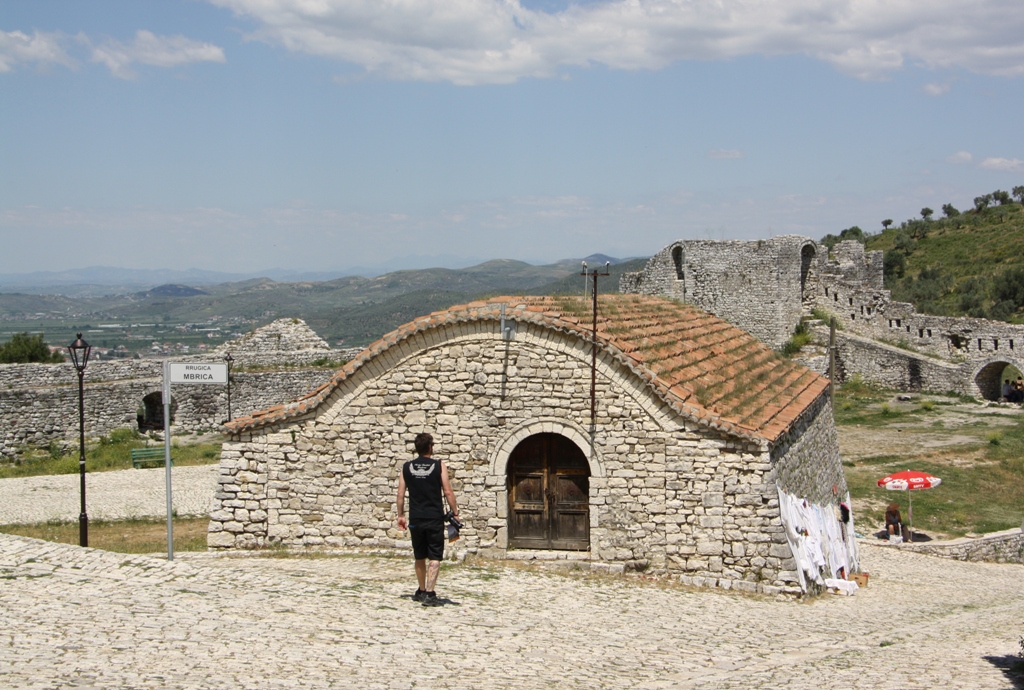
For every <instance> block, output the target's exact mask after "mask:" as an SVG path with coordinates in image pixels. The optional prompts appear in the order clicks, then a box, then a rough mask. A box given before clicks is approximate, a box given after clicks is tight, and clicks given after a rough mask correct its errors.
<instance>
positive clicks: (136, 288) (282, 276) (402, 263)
mask: <svg viewBox="0 0 1024 690" xmlns="http://www.w3.org/2000/svg"><path fill="white" fill-rule="evenodd" d="M583 260H584V261H587V262H588V263H601V264H603V263H604V262H605V261H610V262H611V263H612V264H617V263H620V261H622V260H621V259H616V258H614V257H610V256H606V255H604V254H593V255H591V256H588V257H587V258H586V259H583ZM579 261H580V259H564V260H562V261H558V262H556V263H555V264H553V265H570V264H573V265H578V262H579ZM486 263H489V262H481V261H480V260H478V259H465V258H461V257H454V256H449V255H438V256H428V257H425V256H408V257H403V258H399V259H392V260H391V261H388V262H385V263H381V264H375V265H372V266H353V267H350V268H345V269H338V270H336V271H297V270H293V269H284V268H272V269H267V270H263V271H252V272H241V273H228V272H224V271H207V270H202V269H198V268H189V269H186V270H176V269H166V268H162V269H146V268H119V267H115V266H89V267H86V268H76V269H68V270H65V271H34V272H31V273H0V292H7V293H11V292H21V293H25V294H34V295H45V294H63V295H69V296H79V297H99V296H103V295H111V294H128V293H133V292H145V291H147V290H151V289H153V288H156V287H159V286H164V285H181V286H189V287H203V286H209V285H219V284H223V283H238V282H242V281H247V280H254V279H260V278H265V279H268V280H273V281H275V282H279V283H287V282H290V283H316V282H326V281H331V280H336V279H338V278H345V277H350V276H359V277H364V278H375V277H377V276H381V275H385V274H388V273H393V272H397V271H407V270H431V269H430V268H424V267H444V268H446V269H451V270H458V269H463V268H471V267H473V266H474V265H485V264H486Z"/></svg>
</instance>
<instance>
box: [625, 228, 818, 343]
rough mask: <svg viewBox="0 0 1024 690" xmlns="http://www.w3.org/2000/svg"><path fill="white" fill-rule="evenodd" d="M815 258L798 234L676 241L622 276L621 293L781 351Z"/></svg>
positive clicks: (811, 278) (797, 315)
mask: <svg viewBox="0 0 1024 690" xmlns="http://www.w3.org/2000/svg"><path fill="white" fill-rule="evenodd" d="M808 247H809V249H807V250H806V251H807V252H808V254H809V255H810V256H809V260H808V261H806V262H805V261H803V260H802V252H803V251H805V248H808ZM818 254H819V251H818V249H817V246H816V245H815V243H814V242H813V241H812V240H811V239H810V238H807V237H799V236H796V235H783V236H780V237H773V238H771V239H768V240H757V241H752V242H745V241H735V240H734V241H713V240H680V241H677V242H674V243H672V244H670V245H669V246H667V247H665V249H663V250H661V251H660V252H658V253H657V254H656V255H654V256H653V257H652V258H651V259H650V261H648V263H647V266H645V267H644V270H643V271H641V272H638V273H627V274H624V275H623V276H622V278H621V279H620V281H619V290H620V291H621V292H624V293H642V294H648V295H663V296H666V297H670V298H673V299H679V300H682V301H685V302H689V303H690V304H694V305H696V306H697V307H700V308H701V309H703V310H705V311H707V312H710V313H712V314H714V315H715V316H718V317H719V318H722V319H724V320H726V321H728V322H729V323H731V324H734V325H736V326H739V327H740V328H742V329H744V330H746V331H748V332H749V333H751V334H752V335H753V336H754V337H756V338H758V339H759V340H761V341H762V342H764V343H765V344H767V345H768V346H769V347H773V348H781V347H782V346H783V345H784V344H785V343H786V341H787V340H789V338H790V336H792V334H793V329H795V328H796V325H797V324H798V323H799V321H800V315H801V310H802V304H803V298H804V290H805V288H808V287H810V286H812V285H813V283H814V281H815V276H816V273H817V267H818V265H819V264H820V259H819V258H818ZM805 264H806V265H805Z"/></svg>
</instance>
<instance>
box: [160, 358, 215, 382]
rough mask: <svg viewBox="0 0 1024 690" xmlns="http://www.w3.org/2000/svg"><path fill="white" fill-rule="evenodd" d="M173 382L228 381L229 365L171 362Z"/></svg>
mask: <svg viewBox="0 0 1024 690" xmlns="http://www.w3.org/2000/svg"><path fill="white" fill-rule="evenodd" d="M169 364H170V367H171V381H170V382H171V383H219V384H225V383H227V382H228V365H227V364H216V363H205V362H189V363H185V362H170V363H169Z"/></svg>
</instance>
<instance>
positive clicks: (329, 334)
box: [0, 254, 646, 346]
mask: <svg viewBox="0 0 1024 690" xmlns="http://www.w3.org/2000/svg"><path fill="white" fill-rule="evenodd" d="M581 261H586V262H587V264H588V266H589V267H592V268H600V267H602V266H603V265H604V264H605V262H608V263H610V264H612V266H611V270H610V275H609V276H608V277H606V278H601V279H600V282H599V288H598V289H599V291H600V292H617V291H618V284H619V275H621V274H622V272H624V271H635V270H639V269H641V268H643V266H644V263H645V262H646V259H633V260H628V261H620V260H619V259H616V258H614V257H610V256H606V255H604V254H593V255H591V256H588V257H586V258H585V259H582V260H581V259H566V260H563V261H559V262H557V263H554V264H548V265H546V266H535V265H532V264H528V263H525V262H523V261H513V260H510V259H495V260H493V261H486V262H484V263H482V264H478V265H475V266H469V267H467V268H460V269H451V268H428V269H421V270H407V271H393V272H391V273H386V274H383V275H379V276H374V277H363V276H344V277H340V278H334V279H332V280H297V281H276V280H271V279H269V278H267V277H265V276H260V277H253V278H247V279H244V280H234V281H226V282H215V281H210V282H206V281H199V278H204V279H210V278H220V277H223V276H224V275H231V274H216V273H211V272H204V271H152V272H147V271H133V270H124V269H105V268H102V267H94V268H90V269H83V271H82V272H78V273H76V272H72V271H68V272H64V273H61V274H56V273H50V274H34V275H36V276H37V277H39V278H40V279H42V278H50V279H52V278H53V277H54V276H57V275H62V276H64V277H65V278H69V277H70V276H72V275H77V276H78V277H80V278H89V277H91V278H95V277H98V276H100V275H102V276H103V277H104V278H105V279H106V280H107V281H109V282H108V283H107V284H106V285H105V288H106V291H105V292H101V291H100V287H101V286H97V285H92V286H91V288H92V289H93V290H95V291H94V292H89V291H87V290H85V289H84V288H81V286H80V288H81V290H80V291H78V292H74V291H72V290H71V289H68V286H67V285H65V286H56V287H51V288H49V289H48V290H47V289H44V288H43V287H40V288H38V291H34V292H30V291H28V290H19V291H14V290H11V289H10V288H7V289H3V290H0V320H2V321H4V322H6V323H7V324H8V325H9V327H10V328H12V329H15V330H25V329H32V330H36V329H38V328H46V329H47V330H48V331H49V332H50V333H54V335H52V336H51V335H48V336H47V337H50V338H53V339H55V340H56V341H57V342H61V341H63V340H64V339H66V338H67V334H68V333H71V332H72V330H73V327H74V326H75V325H80V324H83V323H84V324H90V323H91V324H97V323H100V324H126V323H127V324H133V323H134V324H150V325H152V324H160V325H162V326H172V325H174V324H202V323H214V322H215V323H218V324H223V325H225V326H227V324H229V323H230V324H238V325H239V326H240V325H241V324H243V323H244V324H246V326H245V327H244V328H245V329H246V330H247V329H248V328H250V327H251V326H252V325H253V324H256V325H259V324H263V323H268V322H270V321H272V320H273V319H275V318H282V317H297V318H301V319H304V320H305V321H306V322H307V323H309V325H310V326H311V327H312V328H313V329H314V330H316V331H317V333H319V334H320V335H321V336H323V337H324V338H326V339H327V340H328V341H330V342H332V343H340V342H344V343H345V344H346V345H348V346H352V345H364V344H366V343H369V342H371V341H373V340H375V339H376V338H379V337H380V336H381V335H383V334H384V333H387V332H388V331H390V330H392V329H394V328H397V327H398V326H400V325H401V324H403V323H405V322H407V321H411V320H412V319H414V318H416V317H417V316H422V315H423V314H428V313H430V312H432V311H436V310H439V309H446V308H447V307H450V306H452V305H453V304H458V303H460V302H468V301H471V300H473V299H477V298H481V297H489V296H496V295H502V294H582V292H583V285H584V279H583V277H582V276H581V275H580V271H581V269H582V266H581V265H580V262H581ZM118 272H121V273H120V275H121V276H122V277H123V278H124V279H126V280H131V279H135V280H138V279H139V277H140V274H145V275H146V276H147V277H148V278H156V277H162V278H173V280H171V281H169V282H164V283H160V284H157V285H145V286H140V287H139V288H138V289H135V290H129V289H128V286H126V285H123V284H122V285H116V286H115V285H114V284H113V280H114V277H115V276H116V275H118ZM182 278H185V279H186V280H187V279H189V278H191V280H195V281H197V282H198V284H199V286H198V287H197V286H196V284H194V283H193V284H189V283H187V282H184V281H183V280H182ZM115 287H116V288H117V289H112V288H115ZM44 324H45V325H44ZM239 326H236V327H239ZM229 330H230V329H229ZM110 337H111V341H112V342H113V340H116V337H115V336H114V335H113V334H111V336H110Z"/></svg>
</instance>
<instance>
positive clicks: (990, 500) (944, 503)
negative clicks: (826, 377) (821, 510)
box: [835, 380, 1024, 536]
mask: <svg viewBox="0 0 1024 690" xmlns="http://www.w3.org/2000/svg"><path fill="white" fill-rule="evenodd" d="M892 395H893V393H892V392H891V391H881V390H878V389H875V388H872V387H871V386H867V385H865V384H863V382H860V381H857V380H854V381H851V382H850V383H848V384H846V385H844V386H841V387H840V388H839V389H838V390H837V392H836V407H835V417H836V423H837V425H839V426H843V425H847V426H851V425H860V426H865V427H874V428H884V427H886V426H889V425H891V426H893V427H897V426H901V425H902V424H905V423H906V421H907V420H908V419H914V418H917V419H919V420H920V419H921V417H922V416H924V415H925V414H928V416H929V417H932V416H933V415H937V414H940V413H941V411H942V410H947V411H948V410H949V407H947V406H946V404H945V403H943V402H938V401H937V402H935V403H934V404H932V405H926V404H925V403H926V402H928V401H924V402H921V403H918V404H917V406H916V407H914V408H910V409H906V410H901V409H899V408H898V407H896V406H894V405H892V404H891V403H890V402H888V401H890V400H891V398H892ZM949 404H950V405H954V404H958V402H953V401H951V402H950V403H949ZM957 412H958V415H957V420H958V421H957V422H956V429H957V433H966V434H968V435H974V436H976V437H977V440H975V441H973V442H969V443H965V444H957V445H955V446H953V445H947V446H945V448H944V450H941V451H938V450H934V449H924V448H922V449H920V450H918V451H913V452H911V453H909V454H906V453H900V454H894V453H885V452H884V451H885V449H884V448H879V451H882V452H880V453H879V454H878V455H873V456H869V457H863V458H857V459H856V460H855V461H854V462H850V461H845V462H844V463H843V465H844V471H845V473H846V480H847V483H848V485H849V488H850V495H851V497H852V498H853V499H854V501H855V504H856V510H857V519H858V520H860V521H861V525H862V528H861V530H860V531H862V532H868V531H872V532H873V531H875V530H877V529H880V527H881V525H882V523H883V522H884V513H885V506H886V505H888V504H889V503H890V502H896V503H899V504H900V508H901V509H902V511H903V515H904V518H907V512H906V511H907V508H908V497H907V494H906V493H905V492H898V491H886V490H885V489H882V488H879V487H878V485H877V484H876V482H877V481H878V480H879V479H880V478H882V477H884V476H885V475H887V474H889V473H891V472H896V471H900V470H906V469H913V470H919V471H922V472H929V473H931V474H934V475H935V476H937V477H940V478H941V479H942V484H941V485H940V486H938V487H936V488H934V489H928V490H923V491H915V492H914V497H913V498H914V519H913V524H914V527H915V528H917V529H922V530H926V531H929V532H938V533H942V534H948V535H952V536H962V535H964V534H966V533H968V532H975V533H985V532H995V531H1000V530H1005V529H1011V528H1014V527H1019V526H1020V525H1021V521H1022V520H1024V417H1018V418H1017V419H1016V421H1015V422H1014V423H1013V424H1012V425H1010V426H1000V428H999V430H998V431H994V432H991V433H988V434H985V435H982V434H979V433H977V432H975V433H974V434H972V433H971V431H969V430H973V429H983V428H985V427H986V426H990V423H991V420H986V419H970V417H968V418H967V419H963V418H962V417H961V415H960V414H959V413H960V412H962V411H961V410H957ZM968 414H969V415H970V414H971V412H970V411H968ZM922 421H924V420H922ZM947 421H948V420H947ZM924 423H925V424H927V423H928V422H927V421H924ZM930 426H931V427H936V428H937V427H944V428H947V429H949V430H952V429H951V428H950V426H949V425H948V424H944V423H943V421H942V420H937V421H934V422H931V424H930ZM923 428H925V427H923V426H922V429H923ZM925 433H928V432H925ZM965 457H966V458H967V459H969V460H971V461H970V462H968V463H966V464H965V463H963V462H962V460H963V459H964V458H965Z"/></svg>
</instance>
